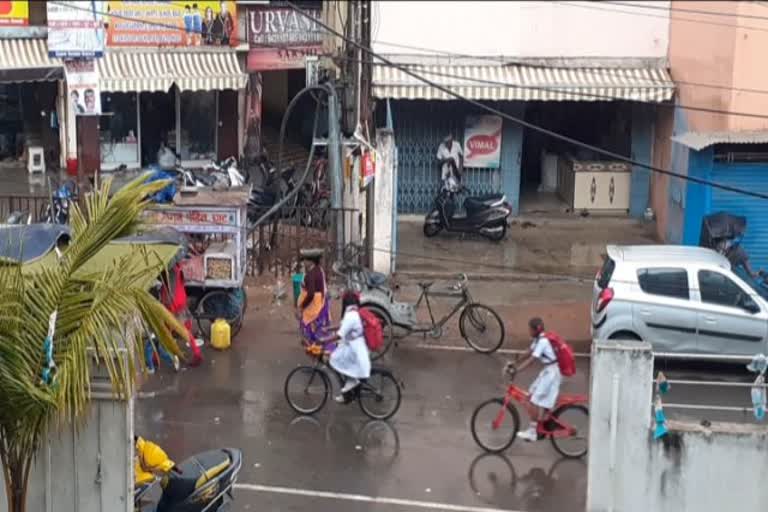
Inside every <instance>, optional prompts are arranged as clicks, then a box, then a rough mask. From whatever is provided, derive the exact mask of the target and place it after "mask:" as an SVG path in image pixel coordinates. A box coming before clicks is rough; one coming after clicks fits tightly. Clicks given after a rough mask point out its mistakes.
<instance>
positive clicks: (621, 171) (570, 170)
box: [558, 158, 632, 214]
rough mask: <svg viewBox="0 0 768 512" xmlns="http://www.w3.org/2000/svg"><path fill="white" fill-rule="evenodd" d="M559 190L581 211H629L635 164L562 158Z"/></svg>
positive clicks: (566, 199) (575, 208) (561, 195)
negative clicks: (632, 165) (633, 165)
mask: <svg viewBox="0 0 768 512" xmlns="http://www.w3.org/2000/svg"><path fill="white" fill-rule="evenodd" d="M559 171H560V172H559V176H558V178H559V179H558V193H559V195H560V197H561V198H562V199H563V200H564V201H565V202H566V203H568V205H569V206H570V207H571V208H572V209H573V210H574V211H577V212H580V211H583V210H586V211H588V212H594V213H600V212H602V213H622V214H627V213H628V212H629V192H630V187H631V178H632V167H631V166H630V165H628V164H626V163H624V162H596V161H579V160H571V159H567V158H562V159H560V165H559Z"/></svg>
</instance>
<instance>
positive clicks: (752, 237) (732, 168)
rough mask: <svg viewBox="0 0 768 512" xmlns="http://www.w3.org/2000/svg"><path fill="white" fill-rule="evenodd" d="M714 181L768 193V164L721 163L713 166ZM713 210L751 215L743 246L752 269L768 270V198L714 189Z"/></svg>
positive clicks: (711, 210)
mask: <svg viewBox="0 0 768 512" xmlns="http://www.w3.org/2000/svg"><path fill="white" fill-rule="evenodd" d="M712 181H714V182H717V183H721V184H723V185H730V186H732V187H738V188H741V189H745V190H750V191H752V192H759V193H762V194H766V195H768V164H738V163H735V164H720V163H715V164H714V166H713V167H712ZM711 194H712V202H711V205H710V213H715V212H718V211H726V212H728V213H733V214H735V215H743V216H744V217H746V218H747V232H746V235H745V236H744V241H743V243H742V247H744V249H745V250H746V251H747V254H748V255H749V259H750V263H751V264H752V268H753V269H755V270H757V269H758V268H765V269H766V270H768V200H766V199H758V198H755V197H749V196H744V195H742V194H738V193H735V192H727V191H725V190H721V189H717V188H712V191H711Z"/></svg>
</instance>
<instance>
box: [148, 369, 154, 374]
mask: <svg viewBox="0 0 768 512" xmlns="http://www.w3.org/2000/svg"><path fill="white" fill-rule="evenodd" d="M147 374H149V375H154V374H155V369H154V368H147Z"/></svg>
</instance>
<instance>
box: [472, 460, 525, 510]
mask: <svg viewBox="0 0 768 512" xmlns="http://www.w3.org/2000/svg"><path fill="white" fill-rule="evenodd" d="M516 485H517V473H516V472H515V467H514V466H513V465H512V463H511V462H510V461H509V459H508V458H506V457H505V456H504V455H501V454H498V453H481V454H480V455H478V456H477V457H475V459H474V460H473V461H472V464H470V466H469V487H470V488H471V489H472V492H473V493H474V494H475V496H477V497H478V498H480V499H481V500H482V501H483V502H485V503H487V504H489V505H498V504H499V503H513V502H514V501H515V486H516Z"/></svg>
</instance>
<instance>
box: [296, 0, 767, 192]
mask: <svg viewBox="0 0 768 512" xmlns="http://www.w3.org/2000/svg"><path fill="white" fill-rule="evenodd" d="M285 3H286V4H287V5H288V6H290V7H291V8H292V9H293V10H294V11H296V12H298V13H299V14H301V15H302V16H305V17H309V15H307V14H306V13H304V12H303V11H302V10H301V9H300V8H298V7H296V6H295V5H294V4H293V3H292V2H290V1H286V2H285ZM313 19H314V18H313ZM315 22H316V23H317V24H318V25H319V26H321V27H322V28H323V29H325V30H326V31H327V32H330V33H331V34H334V35H335V36H337V37H343V36H342V35H341V34H339V33H338V32H337V31H336V30H334V29H333V28H332V27H329V26H328V25H327V24H325V23H323V22H321V21H319V20H315ZM348 42H349V43H350V44H353V45H354V46H357V47H358V48H361V49H363V51H364V52H366V53H368V54H370V55H372V56H373V57H374V58H376V59H379V60H380V61H382V62H384V63H385V64H387V65H389V66H392V67H394V68H396V69H399V70H400V71H402V72H403V73H405V74H406V75H409V76H412V77H413V78H415V79H417V80H419V81H420V82H423V83H425V84H427V85H429V86H431V87H434V88H435V89H437V90H439V91H442V92H444V93H446V94H448V95H450V96H452V97H454V98H456V99H458V100H462V101H465V102H467V103H470V104H472V105H475V106H476V107H478V108H480V109H482V110H485V111H487V112H490V113H491V114H494V115H497V116H499V117H501V118H503V119H507V120H509V121H512V122H513V123H515V124H518V125H520V126H524V127H526V128H528V129H530V130H533V131H535V132H538V133H542V134H544V135H547V136H549V137H552V138H554V139H557V140H560V141H563V142H567V143H569V144H572V145H574V146H578V147H581V148H584V149H589V150H590V151H593V152H595V153H597V154H600V155H603V156H607V157H610V158H612V159H614V160H618V161H620V162H625V163H628V164H630V165H633V166H636V167H641V168H643V169H648V170H650V171H653V172H656V173H659V174H663V175H666V176H672V177H675V178H680V179H682V180H686V181H689V182H692V183H697V184H699V185H707V186H710V187H712V188H717V189H720V190H725V191H727V192H734V193H736V194H741V195H744V196H750V197H756V198H759V199H768V194H762V193H760V192H753V191H751V190H746V189H741V188H737V187H732V186H730V185H723V184H722V183H716V182H713V181H710V180H705V179H702V178H696V177H693V176H688V175H686V174H681V173H678V172H674V171H670V170H667V169H660V168H658V167H654V166H652V165H649V164H645V163H643V162H638V161H637V160H633V159H631V158H627V157H625V156H623V155H620V154H618V153H614V152H612V151H608V150H606V149H603V148H599V147H597V146H593V145H591V144H587V143H584V142H581V141H579V140H576V139H574V138H571V137H568V136H566V135H562V134H560V133H557V132H553V131H552V130H548V129H546V128H543V127H541V126H538V125H536V124H533V123H530V122H528V121H525V120H523V119H520V118H519V117H515V116H512V115H509V114H507V113H505V112H502V111H501V110H498V109H496V108H493V107H491V106H489V105H485V104H483V103H481V102H479V101H477V100H473V99H470V98H467V97H466V96H463V95H461V94H459V93H457V92H455V91H453V90H451V89H450V88H447V87H444V86H442V85H440V84H437V83H435V82H433V81H431V80H429V79H428V78H424V77H423V76H421V75H419V74H418V73H414V72H412V71H410V70H409V69H407V68H406V67H405V66H402V65H400V64H396V63H394V62H392V61H390V60H389V59H387V58H385V57H382V56H381V55H379V54H378V53H376V52H374V51H372V50H371V49H370V48H365V47H364V46H363V45H361V44H359V43H358V42H356V41H348Z"/></svg>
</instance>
